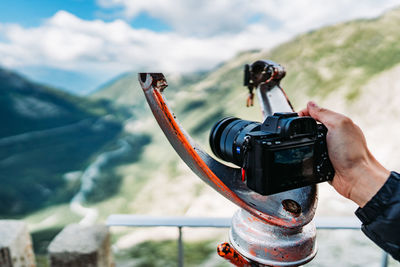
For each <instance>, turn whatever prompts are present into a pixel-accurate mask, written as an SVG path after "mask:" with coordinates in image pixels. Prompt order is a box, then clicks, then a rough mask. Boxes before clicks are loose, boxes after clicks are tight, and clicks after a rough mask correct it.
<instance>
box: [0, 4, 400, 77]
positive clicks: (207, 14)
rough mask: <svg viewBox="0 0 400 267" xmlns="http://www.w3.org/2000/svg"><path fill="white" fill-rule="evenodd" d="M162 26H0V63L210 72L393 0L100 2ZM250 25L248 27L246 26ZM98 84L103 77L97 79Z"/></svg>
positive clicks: (67, 21)
mask: <svg viewBox="0 0 400 267" xmlns="http://www.w3.org/2000/svg"><path fill="white" fill-rule="evenodd" d="M98 2H99V4H100V5H101V6H102V7H104V8H107V7H110V8H111V7H115V6H122V7H123V8H124V9H123V10H124V13H125V15H126V16H128V17H131V18H132V17H135V16H137V15H138V14H140V13H141V12H148V13H149V14H150V15H151V16H153V17H155V18H159V19H161V20H163V21H165V22H167V23H168V24H169V25H170V26H171V27H172V29H173V30H172V31H170V32H154V31H151V30H148V29H147V30H146V29H134V28H132V27H131V26H130V25H129V24H128V23H127V22H125V21H124V20H121V19H116V20H114V21H112V22H104V21H102V20H93V21H88V20H83V19H80V18H78V17H76V16H74V15H73V14H70V13H68V12H65V11H59V12H57V13H56V14H55V15H54V16H53V17H51V18H49V19H48V20H46V21H45V22H44V23H43V24H42V25H40V26H38V27H33V28H24V27H21V26H19V25H9V24H0V65H3V66H6V67H10V68H17V69H18V68H19V67H24V66H45V67H52V68H58V69H63V70H69V71H79V72H81V73H87V74H90V75H92V76H93V75H94V74H96V75H98V76H99V81H100V80H101V81H103V79H104V77H105V76H104V75H106V74H107V75H106V76H107V77H110V76H113V75H117V74H119V73H120V72H123V71H127V70H141V71H163V72H188V71H194V70H199V69H210V68H212V67H214V66H215V65H217V64H219V63H220V62H221V61H224V60H228V59H229V58H231V57H232V56H234V55H235V54H236V53H237V52H239V51H241V50H247V49H254V48H261V49H267V48H270V47H272V46H274V45H276V44H278V43H279V42H282V41H285V40H287V39H289V38H291V37H293V36H294V35H295V34H297V33H300V32H304V31H307V30H310V29H314V28H317V27H320V26H322V25H325V24H330V23H335V22H338V21H343V20H348V19H353V18H359V17H371V16H377V15H379V13H381V12H382V11H383V10H385V9H387V8H389V7H393V6H394V5H395V2H396V1H392V0H383V1H380V2H378V3H376V1H373V0H366V1H347V0H336V1H334V2H333V1H329V2H328V1H315V0H301V1H290V0H279V1H278V0H268V1H266V0H252V1H244V0H217V1H211V0H206V1H197V0H196V1H194V0H176V1H165V0H145V1H139V0H137V1H128V0H98ZM251 20H253V21H252V22H249V21H251ZM102 78H103V79H102Z"/></svg>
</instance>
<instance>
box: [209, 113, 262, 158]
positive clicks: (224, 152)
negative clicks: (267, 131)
mask: <svg viewBox="0 0 400 267" xmlns="http://www.w3.org/2000/svg"><path fill="white" fill-rule="evenodd" d="M260 125H261V123H259V122H254V121H246V120H241V119H238V118H234V117H227V118H224V119H222V120H220V121H218V122H217V123H216V124H215V125H214V127H213V128H212V130H211V133H210V146H211V150H212V152H213V153H214V154H215V155H216V156H217V157H218V158H220V159H222V160H225V161H229V162H232V163H234V164H236V165H238V166H242V165H243V156H244V155H243V148H242V144H243V141H244V138H245V136H246V135H247V134H248V133H249V132H251V131H252V130H255V128H256V127H259V126H260Z"/></svg>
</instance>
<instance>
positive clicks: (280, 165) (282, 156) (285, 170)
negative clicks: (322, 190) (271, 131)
mask: <svg viewBox="0 0 400 267" xmlns="http://www.w3.org/2000/svg"><path fill="white" fill-rule="evenodd" d="M313 173H314V146H313V145H307V146H301V147H293V148H289V149H283V150H278V151H275V152H274V174H275V175H274V176H275V177H276V178H278V179H279V180H280V181H281V182H285V181H287V182H290V180H295V179H296V178H299V177H304V178H305V179H307V178H309V179H312V177H313ZM282 180H284V181H282Z"/></svg>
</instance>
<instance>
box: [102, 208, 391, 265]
mask: <svg viewBox="0 0 400 267" xmlns="http://www.w3.org/2000/svg"><path fill="white" fill-rule="evenodd" d="M231 219H232V218H227V217H184V216H180V217H179V216H177V217H157V216H144V215H127V214H114V215H110V216H109V217H108V218H107V226H109V227H111V226H127V227H158V226H163V227H176V228H178V266H179V267H183V258H184V252H183V235H182V228H183V227H190V228H204V227H211V228H229V227H230V226H231ZM314 222H315V225H316V227H317V229H318V230H360V229H361V224H360V222H359V221H358V220H357V219H356V218H352V217H316V218H314ZM388 262H389V256H388V254H387V253H386V252H385V251H383V253H382V260H381V267H387V266H388Z"/></svg>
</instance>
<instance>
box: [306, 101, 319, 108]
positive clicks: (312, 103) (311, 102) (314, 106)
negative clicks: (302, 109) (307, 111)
mask: <svg viewBox="0 0 400 267" xmlns="http://www.w3.org/2000/svg"><path fill="white" fill-rule="evenodd" d="M308 104H309V105H310V106H311V107H313V108H316V107H318V105H317V104H316V103H315V102H314V101H310V102H308Z"/></svg>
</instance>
